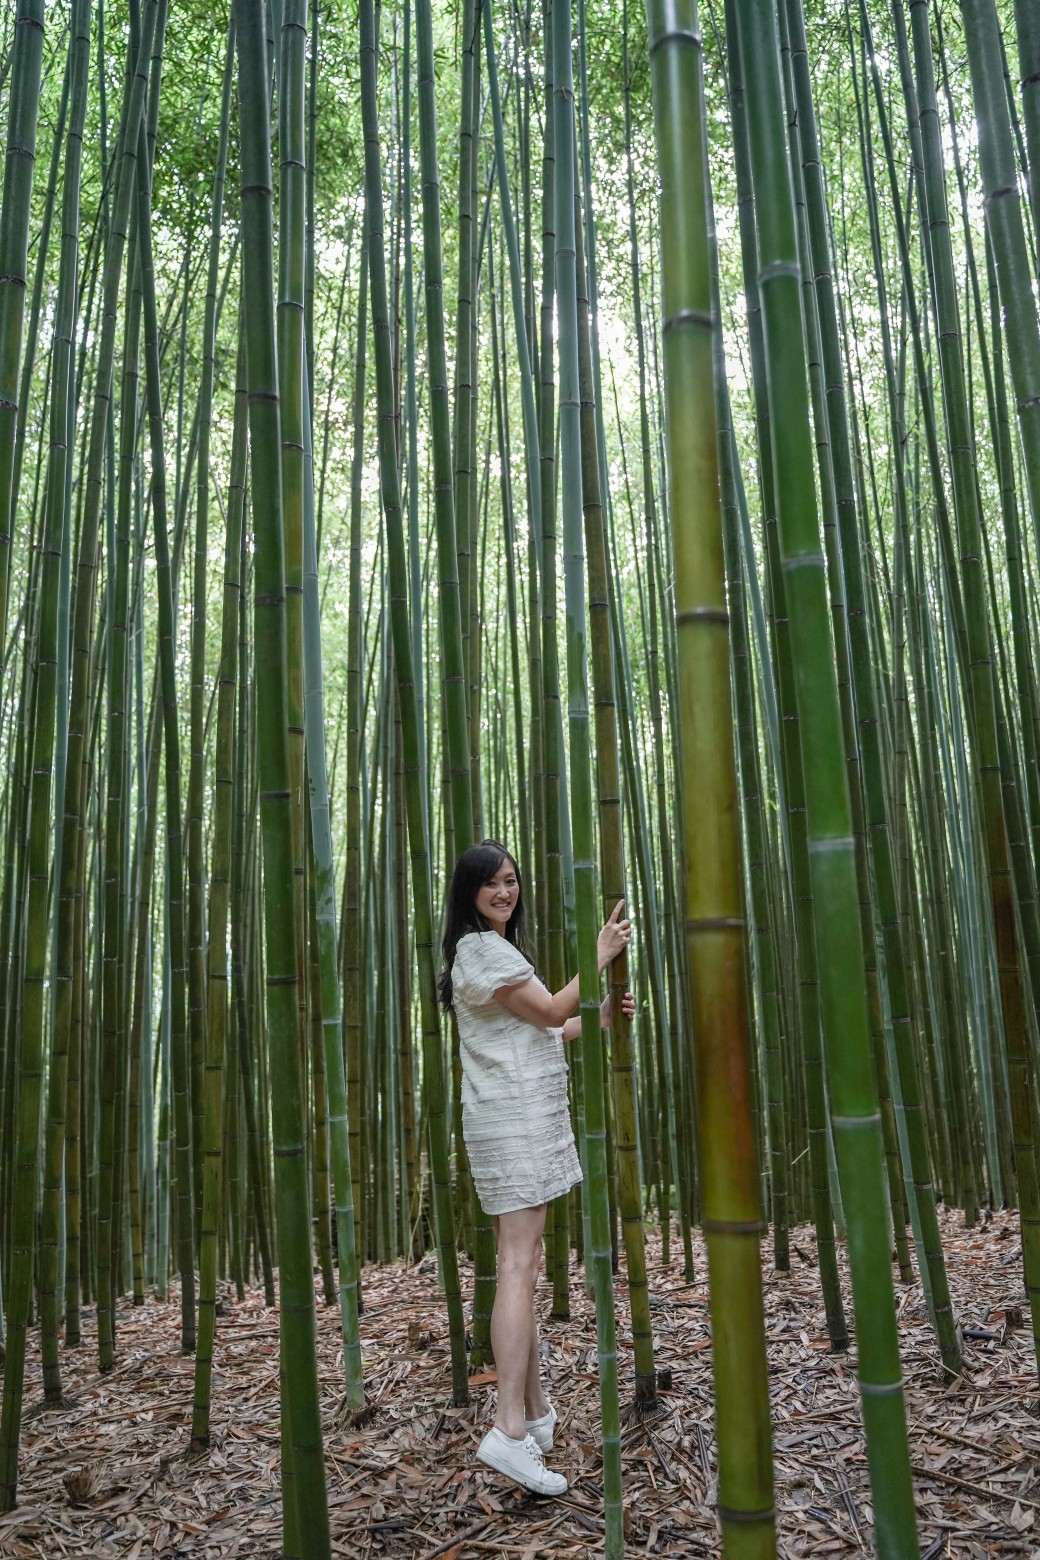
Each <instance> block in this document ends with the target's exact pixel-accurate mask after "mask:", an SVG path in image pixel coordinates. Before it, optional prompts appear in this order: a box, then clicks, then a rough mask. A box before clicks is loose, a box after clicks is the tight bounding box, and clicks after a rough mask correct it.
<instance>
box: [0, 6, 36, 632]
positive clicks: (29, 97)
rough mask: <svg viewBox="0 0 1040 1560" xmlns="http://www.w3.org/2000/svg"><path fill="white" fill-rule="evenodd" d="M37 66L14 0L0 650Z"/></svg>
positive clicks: (0, 341)
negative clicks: (15, 8)
mask: <svg viewBox="0 0 1040 1560" xmlns="http://www.w3.org/2000/svg"><path fill="white" fill-rule="evenodd" d="M42 62H43V0H18V6H17V10H16V12H15V17H14V41H13V44H12V46H11V90H10V95H9V97H8V101H7V149H6V154H5V160H4V192H3V199H2V203H0V645H4V644H6V642H7V598H8V579H9V577H10V572H11V537H12V533H13V530H14V515H13V512H12V504H13V500H14V491H13V489H14V484H13V471H14V461H15V432H16V428H17V421H18V370H19V366H20V363H21V354H22V323H23V318H24V313H25V287H26V280H25V270H26V261H27V255H28V247H29V217H30V213H31V211H32V181H33V170H34V168H35V166H36V123H37V118H38V113H39V107H40V76H41V73H42Z"/></svg>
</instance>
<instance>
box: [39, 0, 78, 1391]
mask: <svg viewBox="0 0 1040 1560" xmlns="http://www.w3.org/2000/svg"><path fill="white" fill-rule="evenodd" d="M89 71H90V0H80V3H78V4H77V5H76V7H75V10H74V12H73V16H72V27H71V31H70V37H69V81H70V89H71V100H72V107H71V115H70V118H69V121H68V129H67V134H66V142H65V172H64V180H63V189H62V210H61V261H60V268H59V278H58V297H57V302H56V305H55V320H54V344H53V347H52V349H51V352H52V359H51V373H52V376H53V381H54V389H53V392H52V395H51V443H50V450H49V455H48V475H47V506H48V510H50V508H51V506H52V505H53V506H55V507H57V506H59V505H60V508H61V515H60V520H59V519H57V518H55V522H54V523H55V528H57V527H58V526H60V532H59V535H60V539H61V541H60V546H61V557H60V564H61V566H62V573H64V566H65V565H66V564H67V561H68V558H69V555H70V551H71V545H72V505H71V490H70V484H69V482H68V480H67V478H68V477H69V476H70V475H71V471H70V467H71V463H72V462H71V449H70V438H69V434H70V418H69V412H68V408H69V407H70V406H71V404H72V394H73V390H74V385H73V374H72V366H73V362H72V360H73V350H74V339H73V338H74V332H75V321H76V280H77V270H78V260H79V226H80V180H81V173H82V164H83V126H84V123H85V120H86V108H87V87H88V78H89ZM61 587H62V580H61V579H59V587H58V588H59V602H58V609H57V610H58V623H59V625H60V623H61V605H62V603H61V599H60V598H61ZM56 650H57V655H56V659H57V662H58V668H57V675H58V678H59V682H58V686H57V688H56V690H55V696H56V701H58V708H60V707H61V705H60V701H61V696H62V692H61V681H60V679H61V672H62V668H63V666H65V667H67V664H68V662H67V654H66V657H65V658H64V659H63V657H62V654H61V644H60V638H59V639H58V640H57V642H56ZM62 789H63V788H61V786H60V780H59V778H56V780H55V796H56V797H58V796H60V795H61V794H62ZM55 832H56V833H57V831H55ZM62 1039H63V1040H66V1039H67V1037H66V1036H62ZM56 1042H57V1035H56V1033H55V1031H54V1029H53V1026H52V1037H51V1054H50V1075H49V1078H48V1092H47V1126H46V1136H45V1150H44V1167H43V1202H42V1210H41V1220H40V1332H41V1340H40V1341H41V1350H42V1353H43V1366H44V1396H45V1397H46V1398H49V1399H51V1400H54V1399H58V1398H60V1397H61V1375H60V1369H59V1367H58V1327H59V1317H58V1312H59V1302H58V1293H59V1283H58V1250H59V1242H60V1238H61V1236H60V1232H61V1220H62V1212H63V1208H62V1166H63V1163H64V1161H65V1157H66V1154H67V1152H68V1151H67V1149H66V1129H67V1122H68V1115H67V1108H66V1097H67V1087H68V1052H67V1050H66V1049H64V1048H62V1049H61V1050H59V1048H58V1046H57V1043H56ZM76 1233H77V1235H78V1231H77V1232H76Z"/></svg>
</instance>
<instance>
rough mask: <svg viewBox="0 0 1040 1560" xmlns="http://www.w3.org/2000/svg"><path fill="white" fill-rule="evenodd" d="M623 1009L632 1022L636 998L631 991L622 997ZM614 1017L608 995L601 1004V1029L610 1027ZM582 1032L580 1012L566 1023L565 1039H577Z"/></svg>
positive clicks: (564, 1027) (634, 1014)
mask: <svg viewBox="0 0 1040 1560" xmlns="http://www.w3.org/2000/svg"><path fill="white" fill-rule="evenodd" d="M621 1011H622V1013H624V1015H625V1017H626V1018H627V1019H628V1021H629V1023H631V1022H632V1020H633V1019H634V1018H635V1016H636V999H635V997H634V996H633V995H632V993H631V992H630V991H626V992H625V994H624V996H623V997H622V998H621ZM612 1018H613V1013H612V1012H611V1008H610V997H609V995H608V996H605V997H604V998H603V1001H602V1002H601V1003H600V1005H599V1027H600V1028H601V1029H609V1028H610V1025H611V1020H612ZM580 1034H581V1015H580V1014H579V1015H578V1016H577V1017H576V1018H569V1019H568V1020H567V1022H566V1023H565V1024H564V1026H563V1038H564V1039H565V1040H577V1038H578V1036H579V1035H580Z"/></svg>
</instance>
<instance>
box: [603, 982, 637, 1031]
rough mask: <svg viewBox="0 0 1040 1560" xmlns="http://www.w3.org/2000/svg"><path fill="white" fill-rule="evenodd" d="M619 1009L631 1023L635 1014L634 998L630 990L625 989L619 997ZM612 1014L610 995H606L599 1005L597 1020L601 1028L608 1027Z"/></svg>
mask: <svg viewBox="0 0 1040 1560" xmlns="http://www.w3.org/2000/svg"><path fill="white" fill-rule="evenodd" d="M621 1011H622V1013H624V1015H625V1017H626V1018H627V1019H628V1021H629V1023H631V1022H632V1020H633V1019H634V1018H635V1016H636V999H635V997H634V996H633V995H632V993H631V992H630V991H626V992H625V994H624V996H623V997H622V998H621ZM613 1016H614V1015H613V1010H612V1008H611V1003H610V997H609V996H606V997H604V998H603V1001H602V1002H601V1003H600V1005H599V1021H600V1026H601V1028H603V1029H609V1028H610V1024H611V1020H612V1018H613Z"/></svg>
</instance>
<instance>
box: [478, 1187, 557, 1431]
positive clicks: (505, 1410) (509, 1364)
mask: <svg viewBox="0 0 1040 1560" xmlns="http://www.w3.org/2000/svg"><path fill="white" fill-rule="evenodd" d="M544 1228H545V1204H544V1203H543V1204H542V1205H541V1206H540V1207H538V1208H520V1209H517V1211H516V1212H515V1213H503V1214H501V1215H500V1216H499V1220H498V1286H497V1289H496V1291H495V1305H494V1309H493V1310H492V1312H491V1347H492V1350H493V1351H494V1355H495V1367H496V1369H497V1372H498V1410H497V1412H496V1414H495V1424H496V1425H497V1427H498V1429H499V1430H501V1431H502V1432H503V1434H504V1435H509V1436H512V1437H513V1438H514V1440H517V1441H520V1440H522V1439H523V1437H524V1436H525V1435H526V1433H527V1429H526V1426H525V1424H524V1419H525V1415H524V1398H525V1395H526V1392H525V1389H526V1383H527V1377H528V1373H529V1371H530V1369H531V1360H532V1351H533V1355H534V1361H535V1367H534V1368H535V1370H536V1371H537V1367H538V1331H537V1327H536V1326H535V1320H534V1305H533V1301H534V1287H535V1284H536V1283H537V1281H538V1269H539V1266H540V1264H541V1257H542V1231H543V1229H544ZM543 1412H544V1410H543ZM534 1417H537V1416H534Z"/></svg>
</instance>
